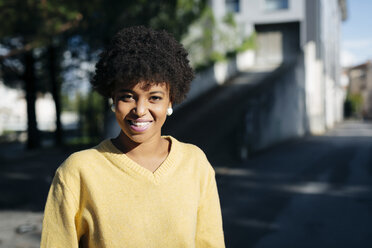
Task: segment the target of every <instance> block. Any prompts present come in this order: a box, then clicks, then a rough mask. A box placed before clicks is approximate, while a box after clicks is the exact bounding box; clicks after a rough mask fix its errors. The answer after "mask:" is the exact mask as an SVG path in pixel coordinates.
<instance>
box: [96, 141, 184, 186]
mask: <svg viewBox="0 0 372 248" xmlns="http://www.w3.org/2000/svg"><path fill="white" fill-rule="evenodd" d="M162 138H165V139H168V140H169V142H170V151H169V154H168V156H167V157H166V159H165V160H164V161H163V162H162V163H161V164H160V166H159V167H158V168H157V169H156V170H155V171H154V172H151V171H150V170H148V169H146V168H144V167H142V166H141V165H139V164H138V163H136V162H135V161H133V160H132V159H130V158H129V157H128V156H127V155H126V154H125V153H123V152H122V151H120V150H119V149H118V148H116V146H115V145H114V144H113V143H112V141H111V140H110V139H106V140H104V141H103V142H102V143H101V144H100V145H99V147H101V148H102V152H103V153H104V155H105V156H106V157H107V158H108V159H109V160H111V162H112V163H113V164H114V165H115V166H117V167H119V168H120V169H121V170H123V171H124V172H127V173H129V174H132V175H137V176H140V177H144V178H147V179H148V180H150V181H152V182H154V183H160V182H161V181H162V180H164V179H165V178H166V176H167V175H168V174H169V173H170V172H171V171H172V170H174V168H175V167H176V165H177V164H178V163H177V161H178V159H179V157H180V156H179V155H178V153H179V141H178V140H176V139H175V138H173V137H171V136H162Z"/></svg>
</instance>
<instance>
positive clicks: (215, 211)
mask: <svg viewBox="0 0 372 248" xmlns="http://www.w3.org/2000/svg"><path fill="white" fill-rule="evenodd" d="M196 247H197V248H207V247H208V248H209V247H210V248H217V247H225V244H224V236H223V229H222V216H221V208H220V201H219V197H218V191H217V185H216V179H215V173H214V171H213V170H212V169H211V171H210V173H209V176H208V180H207V182H206V185H205V189H204V192H202V194H201V199H200V204H199V209H198V217H197V229H196Z"/></svg>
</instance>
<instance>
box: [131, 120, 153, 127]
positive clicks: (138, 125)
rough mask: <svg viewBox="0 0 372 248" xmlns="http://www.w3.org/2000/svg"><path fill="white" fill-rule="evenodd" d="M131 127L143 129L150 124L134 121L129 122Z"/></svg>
mask: <svg viewBox="0 0 372 248" xmlns="http://www.w3.org/2000/svg"><path fill="white" fill-rule="evenodd" d="M130 123H131V124H132V125H135V126H137V127H144V126H147V125H148V124H150V122H136V121H131V122H130Z"/></svg>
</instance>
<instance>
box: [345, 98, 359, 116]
mask: <svg viewBox="0 0 372 248" xmlns="http://www.w3.org/2000/svg"><path fill="white" fill-rule="evenodd" d="M362 109H363V97H362V95H361V94H348V95H347V96H346V100H345V105H344V112H345V116H346V117H351V116H354V117H360V116H362Z"/></svg>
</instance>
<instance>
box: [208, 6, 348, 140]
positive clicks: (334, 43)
mask: <svg viewBox="0 0 372 248" xmlns="http://www.w3.org/2000/svg"><path fill="white" fill-rule="evenodd" d="M211 7H212V9H213V12H214V14H215V18H216V20H217V21H220V22H223V20H224V18H226V15H228V14H229V13H230V14H231V13H232V14H233V15H234V17H235V20H236V22H237V25H238V26H239V30H240V32H239V36H240V37H237V38H236V39H243V38H242V37H247V36H249V35H250V33H252V32H256V34H257V48H256V55H255V65H270V64H283V63H296V65H295V66H297V67H302V70H303V75H302V77H303V78H302V80H303V82H299V83H300V84H302V86H301V87H303V89H304V100H305V102H304V104H305V108H306V110H305V112H306V119H307V120H308V127H307V129H308V131H309V132H311V133H322V132H323V131H324V130H326V129H327V128H330V127H332V126H333V125H334V124H335V123H336V122H338V121H341V120H342V118H343V102H344V99H345V90H344V88H343V87H342V85H341V82H340V76H341V67H340V39H341V22H342V21H344V20H345V19H346V18H347V7H346V0H212V1H211ZM300 60H301V61H300ZM299 61H300V62H299ZM299 63H302V65H300V64H299Z"/></svg>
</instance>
